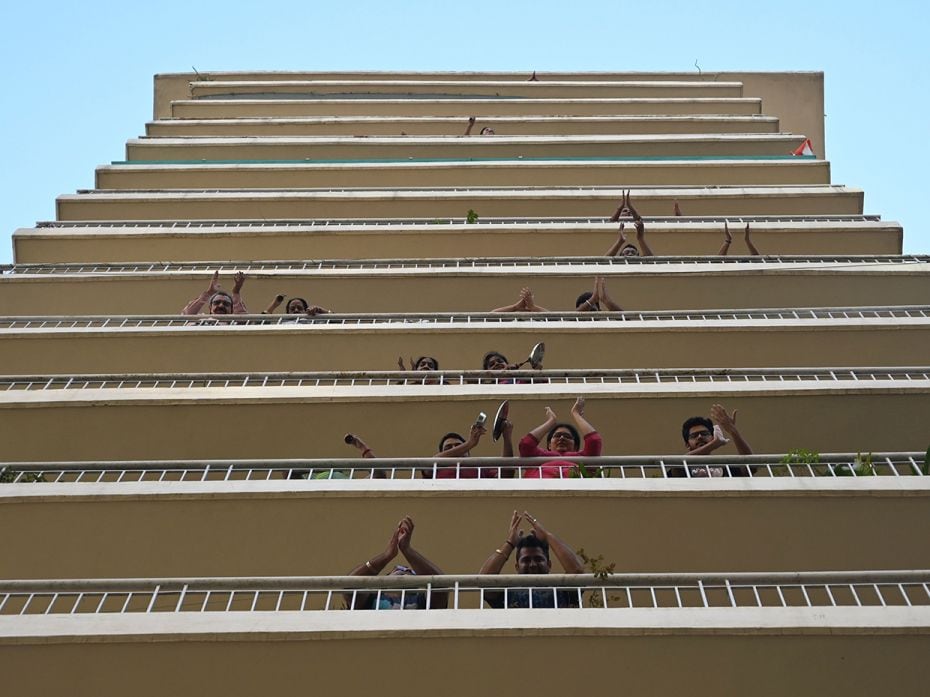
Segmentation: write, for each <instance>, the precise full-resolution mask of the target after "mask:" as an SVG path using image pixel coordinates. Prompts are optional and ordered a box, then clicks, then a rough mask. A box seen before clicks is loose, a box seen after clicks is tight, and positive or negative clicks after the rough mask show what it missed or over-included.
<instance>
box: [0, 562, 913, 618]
mask: <svg viewBox="0 0 930 697" xmlns="http://www.w3.org/2000/svg"><path fill="white" fill-rule="evenodd" d="M928 583H930V571H926V570H902V571H858V572H850V571H847V572H805V573H732V574H714V573H708V574H599V575H596V576H595V575H590V574H579V575H569V574H549V575H513V576H482V575H468V576H465V575H456V576H452V575H449V576H409V575H405V576H328V577H277V578H229V577H227V578H151V579H88V580H36V581H6V580H0V616H17V617H26V616H35V615H87V614H91V615H103V614H151V613H205V612H211V613H212V612H220V613H226V612H311V611H317V612H325V611H330V610H343V609H361V608H363V607H370V606H371V604H372V603H371V601H372V599H373V600H374V605H375V606H377V605H378V601H380V599H381V598H382V597H384V596H393V597H394V598H396V599H398V600H400V602H399V605H400V607H399V608H398V609H402V608H404V607H405V606H408V603H409V604H413V605H418V606H420V607H421V608H422V609H435V608H437V607H448V608H449V609H452V610H456V609H482V608H484V607H485V604H486V603H487V604H489V605H491V606H494V605H495V604H496V606H497V607H499V608H501V607H502V608H508V607H514V606H519V607H528V606H529V607H532V606H533V605H536V606H537V607H549V608H552V607H557V608H562V609H568V608H579V609H584V611H585V612H593V611H596V610H598V609H601V610H603V609H618V608H621V609H660V608H673V609H676V608H677V609H691V608H704V609H719V608H762V607H765V608H825V607H844V608H861V607H918V606H927V605H930V587H928ZM520 596H522V597H520ZM414 597H416V598H417V599H416V601H414V602H409V601H412V600H413V598H414ZM495 601H496V602H495ZM408 609H412V608H408Z"/></svg>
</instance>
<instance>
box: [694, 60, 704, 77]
mask: <svg viewBox="0 0 930 697" xmlns="http://www.w3.org/2000/svg"><path fill="white" fill-rule="evenodd" d="M694 67H695V68H697V70H698V74H699V75H700V74H702V73H703V71H702V70H701V66H699V65H698V59H697V58H695V59H694Z"/></svg>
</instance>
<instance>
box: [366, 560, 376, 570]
mask: <svg viewBox="0 0 930 697" xmlns="http://www.w3.org/2000/svg"><path fill="white" fill-rule="evenodd" d="M365 567H366V568H368V569H370V570H371V571H374V569H375V568H374V567H373V566H372V565H371V562H370V561H366V562H365Z"/></svg>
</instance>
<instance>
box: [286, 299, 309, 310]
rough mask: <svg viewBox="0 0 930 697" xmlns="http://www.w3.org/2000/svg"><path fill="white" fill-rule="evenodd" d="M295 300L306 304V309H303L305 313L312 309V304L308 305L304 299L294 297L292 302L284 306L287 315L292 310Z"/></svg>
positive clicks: (289, 301)
mask: <svg viewBox="0 0 930 697" xmlns="http://www.w3.org/2000/svg"><path fill="white" fill-rule="evenodd" d="M295 300H298V301H300V302H302V303H303V304H304V309H303V311H304V312H306V311H307V310H309V309H310V303H308V302H307V301H306V300H304V299H303V298H298V297H293V298H291V299H290V300H288V301H287V303H286V304H285V305H284V311H285V313H287V311H288V310H290V309H291V303H292V302H294V301H295Z"/></svg>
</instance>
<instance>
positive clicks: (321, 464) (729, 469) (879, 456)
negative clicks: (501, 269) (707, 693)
mask: <svg viewBox="0 0 930 697" xmlns="http://www.w3.org/2000/svg"><path fill="white" fill-rule="evenodd" d="M551 460H552V458H516V457H515V458H501V457H468V458H461V459H459V460H454V459H452V458H449V461H448V462H444V461H443V460H442V459H441V458H440V459H437V458H435V457H429V458H424V457H406V458H325V459H287V460H269V459H263V460H141V461H140V460H121V461H105V462H86V461H77V462H9V463H4V464H0V483H4V482H5V483H13V484H27V483H56V484H58V483H65V484H101V483H105V484H111V483H112V484H136V483H140V482H156V483H158V482H165V483H173V482H208V483H211V484H215V483H224V482H267V481H282V480H303V479H306V480H355V481H366V480H370V479H392V480H393V479H397V480H408V481H409V480H412V479H415V478H416V477H417V474H418V473H419V474H420V476H421V477H424V478H436V477H437V476H439V475H442V477H443V478H451V479H477V478H481V479H484V480H485V483H487V484H489V485H492V484H491V483H490V482H487V481H486V480H488V479H496V478H501V479H508V478H519V477H520V476H521V474H522V473H524V472H532V471H533V470H536V469H537V468H539V467H540V466H541V465H543V464H545V463H548V462H551ZM559 460H560V461H570V462H575V463H577V465H578V466H577V467H576V468H574V469H572V470H568V469H566V470H563V469H562V468H558V474H557V476H558V477H559V478H566V479H632V480H644V479H678V478H688V479H706V478H708V477H750V478H765V479H770V478H775V477H787V478H797V477H808V478H809V477H827V478H838V477H853V478H862V477H914V476H916V477H920V476H928V475H930V469H928V468H930V466H928V464H927V462H926V455H925V454H924V453H917V452H892V453H824V454H814V453H798V452H794V453H785V454H766V455H724V456H719V455H705V456H686V455H654V456H639V455H637V456H600V457H564V458H559ZM440 470H442V472H440Z"/></svg>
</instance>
